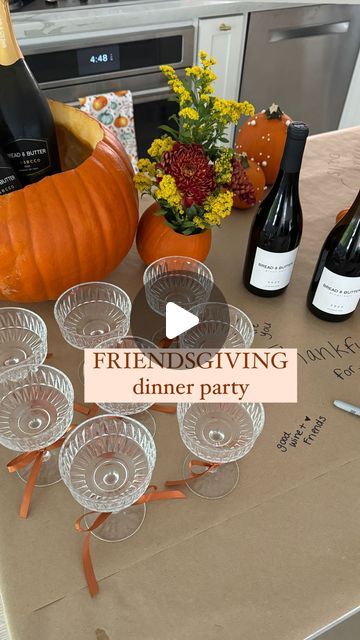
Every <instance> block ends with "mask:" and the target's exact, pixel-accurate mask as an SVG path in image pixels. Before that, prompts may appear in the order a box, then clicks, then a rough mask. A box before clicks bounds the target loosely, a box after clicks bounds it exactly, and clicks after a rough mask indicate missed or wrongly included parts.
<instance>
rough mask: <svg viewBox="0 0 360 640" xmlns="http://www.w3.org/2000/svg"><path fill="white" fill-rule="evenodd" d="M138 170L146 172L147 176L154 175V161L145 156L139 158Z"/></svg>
mask: <svg viewBox="0 0 360 640" xmlns="http://www.w3.org/2000/svg"><path fill="white" fill-rule="evenodd" d="M137 166H138V169H139V171H141V172H143V173H148V174H149V176H151V177H154V176H155V173H156V163H155V162H151V160H148V159H147V158H140V160H138V163H137Z"/></svg>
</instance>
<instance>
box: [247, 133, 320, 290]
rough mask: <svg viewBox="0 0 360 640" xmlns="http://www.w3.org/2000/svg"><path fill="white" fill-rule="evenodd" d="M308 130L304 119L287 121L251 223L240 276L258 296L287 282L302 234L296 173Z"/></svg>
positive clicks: (285, 284)
mask: <svg viewBox="0 0 360 640" xmlns="http://www.w3.org/2000/svg"><path fill="white" fill-rule="evenodd" d="M308 134H309V128H308V126H307V125H306V124H304V123H303V122H291V123H290V124H289V126H288V130H287V137H286V143H285V149H284V153H283V157H282V160H281V165H280V171H279V174H278V176H277V178H276V181H275V183H274V186H273V187H272V189H271V191H270V193H269V194H268V195H267V197H266V198H265V200H264V201H263V202H262V203H261V204H260V206H259V209H258V211H257V214H256V216H255V218H254V221H253V224H252V227H251V231H250V237H249V242H248V248H247V254H246V258H245V266H244V276H243V278H244V284H245V286H246V288H247V289H248V290H249V291H251V293H255V294H257V295H259V296H264V297H270V296H278V295H280V294H281V293H283V292H284V291H285V289H286V287H287V286H288V284H289V282H290V278H291V274H292V270H293V267H294V264H295V259H296V254H297V250H298V247H299V244H300V240H301V235H302V211H301V204H300V199H299V173H300V168H301V161H302V157H303V153H304V148H305V143H306V138H307V136H308Z"/></svg>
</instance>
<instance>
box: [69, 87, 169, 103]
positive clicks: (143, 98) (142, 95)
mask: <svg viewBox="0 0 360 640" xmlns="http://www.w3.org/2000/svg"><path fill="white" fill-rule="evenodd" d="M169 94H170V87H157V88H156V89H143V90H142V91H133V92H132V99H133V103H134V104H142V103H144V102H155V100H162V99H164V98H167V96H168V95H169ZM67 104H68V105H69V106H70V107H80V102H79V101H78V100H74V102H67Z"/></svg>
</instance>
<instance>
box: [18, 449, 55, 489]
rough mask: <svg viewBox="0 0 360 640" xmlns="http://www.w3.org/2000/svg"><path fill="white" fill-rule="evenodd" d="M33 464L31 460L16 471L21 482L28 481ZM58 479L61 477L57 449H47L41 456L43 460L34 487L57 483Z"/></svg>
mask: <svg viewBox="0 0 360 640" xmlns="http://www.w3.org/2000/svg"><path fill="white" fill-rule="evenodd" d="M33 464H34V463H33V462H32V463H31V464H29V465H28V466H27V467H24V468H23V469H20V471H18V472H17V475H18V476H19V478H20V479H21V480H22V481H23V482H27V481H28V479H29V476H30V473H31V469H32V467H33ZM60 480H61V477H60V472H59V449H54V450H53V451H47V452H46V453H45V455H44V457H43V462H42V465H41V469H40V472H39V475H38V477H37V480H36V484H35V487H48V486H50V485H52V484H57V483H58V482H60Z"/></svg>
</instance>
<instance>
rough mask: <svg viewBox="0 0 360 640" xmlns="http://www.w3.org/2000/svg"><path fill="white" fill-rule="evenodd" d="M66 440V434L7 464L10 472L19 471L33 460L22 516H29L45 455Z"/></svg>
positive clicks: (21, 509)
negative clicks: (42, 447) (46, 445)
mask: <svg viewBox="0 0 360 640" xmlns="http://www.w3.org/2000/svg"><path fill="white" fill-rule="evenodd" d="M64 440H65V436H63V437H62V438H60V439H59V440H56V442H53V444H50V445H49V446H48V447H44V449H39V450H38V451H28V452H27V453H21V454H20V455H19V456H17V457H16V458H14V459H13V460H10V462H8V463H7V465H6V466H7V470H8V471H9V472H10V473H15V471H19V470H20V469H23V468H24V467H27V466H28V465H29V464H31V462H33V465H32V469H31V471H30V475H29V477H28V479H27V482H26V485H25V489H24V493H23V497H22V501H21V505H20V510H19V516H20V518H27V517H28V513H29V508H30V502H31V497H32V494H33V491H34V487H35V484H36V480H37V477H38V475H39V472H40V469H41V465H42V463H43V458H44V455H45V454H46V453H47V452H48V451H52V450H53V449H58V448H59V447H61V445H62V443H63V442H64Z"/></svg>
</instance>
